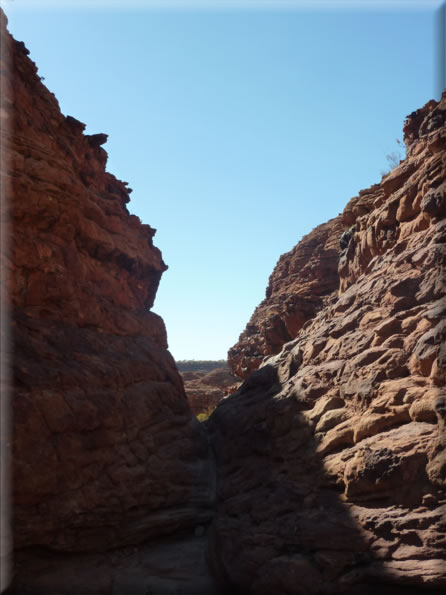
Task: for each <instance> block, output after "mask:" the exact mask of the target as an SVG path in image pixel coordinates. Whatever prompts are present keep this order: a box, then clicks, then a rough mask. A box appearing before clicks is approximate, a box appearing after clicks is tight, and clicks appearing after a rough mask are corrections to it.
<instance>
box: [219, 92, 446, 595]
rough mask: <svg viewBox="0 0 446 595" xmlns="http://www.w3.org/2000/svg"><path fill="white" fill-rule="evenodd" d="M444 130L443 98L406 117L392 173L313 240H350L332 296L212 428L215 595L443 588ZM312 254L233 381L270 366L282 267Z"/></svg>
mask: <svg viewBox="0 0 446 595" xmlns="http://www.w3.org/2000/svg"><path fill="white" fill-rule="evenodd" d="M445 121H446V94H445V95H444V96H443V99H442V101H441V102H440V103H436V102H435V101H431V102H429V103H428V104H427V105H426V106H424V107H423V108H422V109H420V110H417V111H416V112H414V113H413V114H411V115H410V116H409V118H408V120H407V122H406V124H405V126H404V133H405V141H406V143H407V158H406V159H405V160H404V162H402V163H401V164H400V165H399V166H398V167H396V168H395V169H394V170H393V171H392V172H391V173H389V174H388V175H386V176H385V177H384V178H383V179H382V181H381V183H380V184H376V185H375V186H373V187H372V188H370V189H368V190H366V191H363V192H361V193H360V194H359V196H358V197H356V198H354V199H352V200H351V201H350V202H349V203H348V205H347V207H346V209H345V211H344V213H343V215H342V216H341V217H340V218H338V219H336V220H334V221H332V222H329V223H327V224H326V226H325V227H319V228H317V229H316V230H315V231H314V232H313V237H314V236H315V235H316V234H320V233H321V230H325V236H324V238H327V237H330V238H331V242H332V244H331V245H332V246H333V248H332V250H333V252H335V246H336V243H337V242H339V240H340V239H341V230H342V228H343V227H344V228H348V233H347V234H345V235H344V236H343V237H342V248H343V249H342V253H341V254H340V258H339V275H334V274H333V275H334V277H337V283H335V281H336V279H332V286H331V289H330V288H329V287H326V286H325V285H324V286H323V291H322V292H320V291H318V289H317V282H316V281H315V282H314V285H315V286H316V288H314V286H313V288H312V289H311V290H310V291H309V292H308V294H304V299H303V301H301V302H300V303H301V304H302V310H304V309H305V307H306V304H307V302H308V301H310V303H311V299H312V297H311V296H312V295H313V292H315V293H316V295H320V293H325V292H326V293H327V294H328V295H327V297H326V298H325V299H324V300H319V301H318V305H317V308H314V309H313V312H312V313H305V315H303V316H301V317H300V320H299V323H298V324H297V326H296V327H295V329H294V331H293V332H294V333H295V338H294V339H293V340H292V341H289V342H288V343H287V344H286V345H285V346H284V348H283V350H282V351H281V352H280V353H278V354H277V355H274V356H272V357H270V358H269V359H267V360H266V361H265V362H264V363H263V365H262V367H260V369H259V370H257V371H256V372H255V373H254V374H252V375H251V376H250V377H249V378H248V379H247V380H246V381H245V383H244V384H243V385H242V387H241V388H240V390H239V391H238V392H237V393H235V394H234V395H232V396H231V397H229V398H228V399H225V401H223V403H222V404H220V405H219V406H218V407H217V409H216V411H215V412H214V414H213V415H212V417H211V420H210V428H211V435H212V442H213V445H214V450H215V452H216V465H217V511H216V515H215V517H214V527H213V535H214V540H213V550H212V559H213V561H214V565H215V568H216V570H217V572H218V573H219V577H220V581H222V582H225V583H226V585H227V588H228V590H230V589H232V590H233V592H240V593H242V592H243V593H246V594H251V593H252V594H254V593H255V595H270V594H271V593H274V594H275V595H285V594H296V595H298V594H300V595H312V594H315V595H316V594H319V595H320V594H332V593H348V594H349V595H357V594H361V595H366V594H370V595H371V594H374V593H377V592H379V593H389V594H392V595H393V594H394V593H400V594H404V595H409V594H410V595H419V594H420V593H422V592H425V591H426V592H429V593H430V594H431V595H432V594H433V593H436V594H439V593H443V592H444V589H445V588H446V541H445V534H446V491H445V490H446V456H445V455H446V452H445V447H446V438H445V419H446V392H445V373H446V369H445V366H446V351H445V339H446V329H445V314H446V277H445V273H446V270H445V264H446V250H445V243H446V219H445V214H446V192H445V190H446V176H445V173H446V151H445V149H446V127H445ZM336 236H337V239H336ZM311 238H312V234H310V236H307V238H304V240H303V241H302V243H301V244H299V245H298V246H297V247H296V248H295V249H294V250H293V251H292V252H291V253H290V254H288V255H285V256H284V257H282V259H281V261H279V265H278V267H277V268H276V270H275V272H274V273H273V275H272V277H271V282H270V287H271V288H272V289H271V296H270V297H268V298H267V300H266V301H265V302H263V304H262V305H261V306H260V307H259V309H258V310H257V312H256V313H255V315H254V317H253V320H254V322H251V323H250V324H253V331H252V333H251V330H250V326H249V325H248V330H247V331H246V332H245V335H244V336H242V339H241V342H240V343H239V344H238V346H237V347H236V348H234V349H233V350H232V358H233V362H234V366H235V369H239V368H238V367H239V366H243V367H245V368H249V367H250V365H251V364H250V363H249V358H251V357H252V355H253V354H254V360H256V358H258V355H259V354H260V355H262V354H264V353H267V352H268V350H271V351H275V350H277V346H278V344H279V340H277V341H276V340H270V339H268V334H267V332H266V329H271V328H283V327H284V326H285V324H286V323H285V321H286V316H285V318H284V315H283V311H284V309H283V308H282V306H280V307H279V309H278V312H279V313H280V312H282V314H278V315H277V317H276V318H274V317H273V318H272V320H271V317H270V316H269V314H268V306H269V304H270V303H271V301H272V300H273V299H274V298H273V296H275V295H277V296H279V297H280V296H281V295H283V296H287V295H288V288H289V287H290V286H291V285H292V283H293V281H292V280H291V279H290V275H289V274H288V272H287V268H286V266H285V264H286V263H289V262H292V260H293V258H296V257H297V255H299V256H300V255H301V254H302V255H303V254H305V250H306V245H307V243H308V242H309V240H310V239H311ZM324 241H326V240H324V239H322V241H321V243H320V244H319V256H320V255H322V256H323V255H324V249H325V248H324V246H325V244H324ZM308 256H310V255H308ZM308 256H307V259H306V261H305V259H304V264H305V262H310V261H311V258H310V259H309V258H308ZM330 262H331V264H330V271H333V263H332V261H331V260H330ZM308 266H310V265H308ZM318 266H319V265H318V260H316V266H315V270H317V267H318ZM282 267H284V270H285V271H286V274H284V275H283V277H284V289H283V291H282V292H281V288H280V285H279V283H278V281H277V280H278V278H279V277H280V271H281V268H282ZM310 268H311V267H310ZM311 270H313V269H311ZM309 278H310V279H314V277H311V275H310V277H309ZM298 279H299V277H298V276H297V277H296V280H297V281H298ZM276 281H277V282H276ZM297 281H296V282H297ZM335 285H336V291H333V289H334V286H335ZM296 287H298V286H296ZM291 291H292V292H294V291H295V290H294V289H293V288H292V289H291ZM285 299H286V298H285ZM280 303H281V302H279V305H280ZM316 310H318V311H316ZM305 317H307V321H306V322H305V321H304V318H305ZM262 325H263V326H262ZM287 332H288V331H287ZM289 335H290V334H289ZM250 337H252V338H253V341H252V345H251V343H250ZM282 337H283V338H285V339H286V333H284V334H283V335H282ZM282 337H280V340H282ZM268 342H269V343H268ZM251 347H252V349H251ZM250 349H251V351H250ZM259 357H260V356H259ZM245 358H246V359H245ZM251 361H253V360H252V359H251Z"/></svg>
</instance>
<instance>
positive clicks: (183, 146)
mask: <svg viewBox="0 0 446 595" xmlns="http://www.w3.org/2000/svg"><path fill="white" fill-rule="evenodd" d="M60 4H62V5H63V6H62V7H61V6H60ZM167 4H168V5H170V8H169V9H162V8H160V7H159V5H157V4H155V3H150V2H144V1H143V0H141V1H140V2H128V3H126V2H124V1H123V2H122V3H119V2H116V3H113V2H111V1H109V2H98V1H96V2H94V1H91V2H90V3H89V5H88V7H87V6H86V3H85V2H83V1H82V0H78V2H77V3H76V4H74V3H73V4H72V3H70V2H60V3H59V7H58V6H57V4H55V3H49V2H48V3H45V2H43V1H40V2H35V3H32V2H29V1H28V2H26V0H14V1H12V0H10V1H9V2H3V3H2V5H3V6H4V8H5V11H6V13H7V15H8V17H9V21H10V22H9V29H10V31H11V33H12V34H13V35H14V37H15V38H16V39H18V40H20V41H24V42H25V44H26V46H27V47H28V49H29V50H30V52H31V54H30V57H31V58H32V59H33V60H34V61H35V62H36V64H37V66H38V68H39V74H40V75H41V76H43V77H45V84H46V85H47V87H48V88H49V89H50V90H51V91H52V92H54V93H55V95H56V97H57V98H58V100H59V102H60V106H61V109H62V112H63V113H64V114H70V115H72V116H74V117H75V118H77V119H79V120H81V121H82V122H85V123H86V124H87V133H89V134H93V133H98V132H104V133H106V134H108V135H109V139H108V142H107V144H106V145H105V149H106V150H107V151H108V154H109V161H108V166H107V168H108V170H109V171H111V172H112V173H113V174H115V175H116V176H117V177H118V178H120V179H122V180H124V181H127V182H128V183H129V185H130V187H131V188H133V193H132V200H131V202H130V204H129V209H130V211H131V212H133V213H135V214H137V215H138V216H139V217H140V218H141V220H142V221H143V222H145V223H148V224H150V225H151V226H152V227H155V228H156V229H157V230H158V231H157V234H156V236H155V243H156V245H157V246H158V247H159V248H160V249H161V251H162V253H163V257H164V260H165V262H166V263H167V264H168V265H169V270H168V271H167V272H166V273H165V274H164V275H163V278H162V280H161V284H160V288H159V292H158V296H157V299H156V301H155V306H154V311H156V312H157V313H159V314H160V315H161V316H162V317H163V318H164V320H165V323H166V326H167V331H168V339H169V346H170V350H171V352H172V354H173V355H174V357H175V358H176V359H220V358H225V357H226V353H227V350H228V348H229V347H231V346H232V345H233V344H234V343H235V342H236V341H237V339H238V336H239V334H240V333H241V332H242V331H243V329H244V327H245V325H246V323H247V321H248V319H249V317H250V316H251V314H252V312H253V310H254V308H255V307H256V306H257V305H258V303H259V302H260V301H261V300H262V299H263V297H264V292H265V288H266V285H267V282H268V277H269V275H270V273H271V272H272V270H273V267H274V265H275V264H276V262H277V259H278V258H279V256H280V255H281V254H282V253H284V252H287V251H288V250H290V249H291V248H292V247H293V246H294V245H295V244H296V243H297V242H298V241H299V239H300V238H301V237H302V235H304V234H306V233H308V232H310V231H311V230H312V228H313V227H315V226H316V225H318V224H320V223H323V222H325V221H326V220H328V219H329V218H331V217H334V216H336V215H337V214H338V213H340V212H341V211H342V209H343V207H344V205H345V204H346V202H347V201H348V200H349V199H350V198H351V197H352V196H354V195H356V194H357V193H358V191H359V190H361V189H362V188H366V187H368V186H369V185H371V184H373V183H375V182H378V181H379V180H380V178H381V175H380V172H381V171H382V170H384V169H386V167H387V162H386V157H385V156H386V154H387V153H389V152H391V151H394V150H397V149H398V146H397V144H396V142H395V139H396V138H402V133H401V129H402V125H403V120H404V118H405V116H406V115H408V114H409V113H410V112H412V111H413V110H415V109H417V108H419V107H421V106H422V105H423V104H424V103H425V102H426V101H428V100H429V99H431V98H433V97H435V98H437V99H438V98H439V92H440V85H439V83H438V73H437V72H436V69H437V66H438V64H437V60H436V58H435V52H436V50H437V46H436V44H435V26H436V23H435V21H436V8H438V6H439V5H440V2H399V3H396V2H393V3H392V2H389V3H387V4H384V8H383V4H382V3H381V2H360V1H358V2H353V3H347V4H346V3H344V4H339V3H336V2H331V3H329V2H325V3H317V2H316V3H314V4H313V8H310V7H309V6H310V5H309V3H306V4H302V3H299V2H294V3H293V2H288V3H281V2H279V3H278V4H279V7H277V5H276V7H274V6H273V3H266V4H263V5H261V4H259V3H255V2H254V3H251V5H250V4H249V3H246V2H241V1H240V2H239V3H237V2H233V3H232V7H231V8H226V9H225V8H220V9H218V10H211V9H210V7H211V5H212V2H209V3H206V2H202V3H201V4H199V5H198V4H195V5H192V4H191V3H187V2H186V5H187V6H188V8H187V9H178V8H175V6H174V3H173V4H172V3H170V2H167ZM214 6H215V4H214ZM220 6H221V5H220ZM314 6H316V8H315V7H314Z"/></svg>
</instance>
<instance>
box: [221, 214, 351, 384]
mask: <svg viewBox="0 0 446 595" xmlns="http://www.w3.org/2000/svg"><path fill="white" fill-rule="evenodd" d="M342 225H343V224H342V220H341V217H340V216H338V217H336V218H335V219H331V220H330V221H329V222H328V223H324V224H322V225H319V226H318V227H316V228H315V229H313V231H312V232H311V233H309V234H308V235H306V236H304V237H303V238H302V240H301V241H300V242H299V243H298V244H297V245H296V246H295V247H294V248H293V249H292V250H291V251H290V252H287V253H286V254H283V255H282V256H281V257H280V258H279V261H278V263H277V265H276V267H275V268H274V271H273V272H272V274H271V276H270V278H269V283H268V287H267V289H266V297H265V299H264V300H263V302H262V303H261V304H259V306H258V307H257V308H256V310H255V311H254V313H253V315H252V317H251V319H250V321H249V322H248V324H247V325H246V328H245V330H244V331H243V333H242V334H241V335H240V338H239V340H238V342H237V343H236V345H234V346H233V347H231V349H230V350H229V352H228V362H229V365H230V367H231V369H232V371H233V372H234V374H237V375H238V376H240V377H242V378H247V377H248V376H249V374H251V372H253V371H254V370H256V369H257V368H258V367H259V366H260V364H261V363H262V361H263V359H264V358H265V357H268V356H271V355H273V354H277V353H279V352H280V350H281V349H282V347H283V345H284V344H285V343H287V342H289V341H291V339H294V338H295V337H296V336H297V334H298V332H299V331H300V329H301V328H302V326H303V325H304V324H305V323H306V322H307V321H308V320H310V319H311V318H313V316H314V315H315V313H316V312H317V311H318V310H319V309H320V308H322V307H323V305H324V304H325V303H326V300H327V297H328V296H329V295H330V294H331V293H333V292H335V291H337V289H338V286H339V278H338V272H337V269H338V256H339V252H340V247H339V237H340V235H341V234H342V231H343V226H342Z"/></svg>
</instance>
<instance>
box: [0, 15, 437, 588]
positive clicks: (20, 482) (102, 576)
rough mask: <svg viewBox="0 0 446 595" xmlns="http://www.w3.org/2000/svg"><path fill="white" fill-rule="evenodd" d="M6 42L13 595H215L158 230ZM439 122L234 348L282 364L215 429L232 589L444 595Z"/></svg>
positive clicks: (222, 541) (423, 123)
mask: <svg viewBox="0 0 446 595" xmlns="http://www.w3.org/2000/svg"><path fill="white" fill-rule="evenodd" d="M2 27H4V23H3V22H2ZM2 38H3V42H4V48H5V51H4V52H3V54H2V60H3V62H2V68H1V76H2V89H3V94H2V103H1V111H0V114H1V118H2V122H3V126H2V134H3V137H2V147H3V149H4V150H5V152H6V155H7V157H9V160H8V162H7V163H6V164H7V166H8V167H7V168H6V169H5V171H2V176H3V180H4V184H5V185H6V188H7V190H8V201H3V202H2V211H3V212H2V215H3V216H4V215H5V214H6V215H7V214H9V215H10V232H11V237H12V245H11V250H10V253H9V255H7V264H8V266H9V268H10V295H11V302H12V307H13V319H12V324H13V333H14V344H13V346H11V347H13V350H14V387H13V388H14V391H13V397H12V398H13V414H14V433H13V459H14V532H15V546H16V548H17V551H16V571H15V581H14V587H13V590H12V591H11V592H12V593H15V594H17V595H22V594H24V593H33V595H36V594H38V593H39V594H40V593H41V594H42V595H43V594H45V595H49V594H53V595H68V594H70V595H75V594H76V595H77V594H79V593H101V594H104V595H115V594H116V593H132V594H133V593H135V594H136V593H142V592H152V593H167V592H177V593H184V594H185V595H186V594H187V595H192V594H193V595H199V594H202V595H211V594H212V593H215V584H214V583H213V581H212V579H211V578H210V577H209V575H208V571H207V568H206V563H205V556H204V548H205V547H206V536H205V533H206V528H205V524H206V523H207V522H208V521H209V518H210V515H211V512H210V510H209V508H210V505H211V502H212V492H213V489H214V477H213V469H212V466H211V465H210V464H209V459H208V450H207V443H206V439H205V436H204V435H203V428H202V426H201V425H200V424H199V423H198V422H197V421H196V420H195V419H194V418H193V416H192V414H191V412H190V410H189V408H188V405H187V402H186V399H185V395H184V390H183V385H182V382H181V378H180V376H179V374H178V371H177V369H176V366H175V363H174V362H173V360H172V358H171V356H170V354H169V353H168V351H167V344H166V334H165V330H164V325H163V323H162V321H161V319H160V318H159V317H157V316H156V315H155V314H153V313H151V312H150V311H149V308H150V307H151V306H152V304H153V299H154V296H155V293H156V288H157V285H158V282H159V279H160V276H161V274H162V271H163V270H164V264H163V262H162V259H161V255H160V253H159V251H158V250H157V249H156V248H154V247H153V244H152V236H153V230H151V229H150V227H149V226H144V225H142V224H141V223H140V222H139V220H138V219H137V218H136V217H133V216H131V215H129V214H128V212H127V209H126V207H125V204H126V202H127V201H128V192H129V191H128V190H127V189H126V185H125V184H123V183H122V182H119V181H118V180H116V179H115V178H114V177H113V176H112V175H111V174H109V173H107V172H105V160H106V154H105V151H104V150H103V149H102V148H101V144H103V142H104V141H105V135H93V136H86V135H84V134H83V125H82V124H81V123H79V122H77V121H76V120H75V119H74V118H70V117H64V116H62V114H61V113H60V111H59V107H58V104H57V101H56V99H55V98H54V96H53V95H52V94H51V93H50V92H49V91H48V90H47V89H46V88H45V87H44V86H43V85H42V83H41V81H40V80H39V78H38V76H37V73H36V67H35V65H34V64H33V63H32V62H31V61H30V60H29V58H28V57H27V51H26V49H25V48H24V46H23V44H20V43H18V42H15V41H14V40H13V39H12V38H11V37H10V36H9V35H8V34H7V33H6V32H5V31H4V30H3V31H2ZM5 62H9V67H8V64H5ZM445 115H446V97H445V98H443V100H442V102H440V103H439V104H437V103H436V102H429V103H428V104H427V105H426V106H425V107H424V108H422V109H420V110H417V111H416V112H414V113H413V114H411V116H410V117H409V118H408V121H407V123H406V125H405V138H406V142H407V145H408V151H407V155H408V156H407V159H406V160H405V161H404V162H403V163H402V164H401V165H400V166H398V167H397V168H396V169H395V170H393V171H392V172H391V173H390V174H389V175H387V176H386V177H384V178H383V180H382V181H381V183H380V184H377V185H375V186H373V187H372V188H370V189H368V190H365V191H363V192H361V193H360V194H359V196H358V197H355V198H354V199H352V200H351V201H350V202H349V203H348V205H347V207H346V209H345V210H344V213H343V214H342V216H340V217H338V218H336V219H335V220H332V221H331V222H328V223H327V224H325V225H322V226H320V227H318V228H316V230H315V231H314V232H312V234H309V236H307V237H306V238H304V239H303V240H302V242H301V244H300V245H298V246H297V247H296V248H295V249H294V250H293V251H291V253H290V254H289V255H285V256H284V257H282V258H281V260H280V261H279V265H278V267H277V268H276V270H275V272H274V273H273V275H272V277H271V281H270V289H269V290H268V297H267V300H266V302H264V306H265V307H263V306H262V309H259V314H258V317H257V318H256V320H255V321H254V323H253V324H254V331H253V332H252V333H250V334H249V333H248V334H247V335H246V340H245V343H244V344H243V345H242V346H241V347H240V351H239V352H238V353H235V352H234V353H233V361H234V362H235V365H236V366H238V367H239V369H240V371H241V372H243V373H244V374H246V373H247V370H249V369H253V368H255V367H256V366H257V365H258V363H259V362H260V360H261V359H262V358H263V357H264V356H265V355H268V354H271V353H272V354H273V356H272V357H270V358H269V359H268V360H267V361H266V362H264V365H263V366H262V367H261V368H260V369H259V370H258V371H257V372H255V373H254V374H252V375H251V376H250V377H249V378H248V379H247V380H246V381H245V383H244V384H243V386H242V387H241V388H240V390H239V391H238V392H237V393H236V394H235V395H233V396H231V397H229V398H227V399H225V400H224V401H223V402H222V404H220V405H219V406H218V407H217V409H216V412H215V413H214V414H213V416H212V417H211V420H210V426H209V427H210V439H211V442H212V446H213V449H214V452H215V459H216V460H215V464H216V474H217V504H216V512H215V517H214V521H213V527H212V542H211V548H210V551H209V552H208V553H209V559H210V562H211V564H212V567H213V569H214V571H215V574H216V576H217V577H218V582H219V588H220V592H221V593H222V594H223V593H226V594H227V595H229V594H231V595H232V593H246V594H248V595H249V594H254V593H255V595H271V594H272V593H274V595H285V594H288V595H290V594H295V595H312V594H314V595H316V594H318V595H331V594H335V593H337V594H340V593H343V594H348V595H372V594H375V593H376V592H379V593H381V594H383V595H384V594H389V595H390V594H392V595H394V594H395V593H396V594H399V595H419V594H420V593H423V592H426V594H427V593H429V595H439V594H440V593H443V592H444V588H445V586H446V557H445V550H446V542H445V533H446V510H445V505H446V491H445V489H446V458H445V446H446V441H445V419H446V395H445V363H446V360H445V348H444V345H445V341H444V339H445V330H444V319H445V302H446V296H445V294H446V288H445V276H444V274H445V270H444V265H445V240H446V235H445V205H446V198H445V148H446V130H445ZM5 122H6V123H7V124H9V128H8V127H5V125H4V123H5ZM345 229H347V233H346V234H344V235H342V234H343V231H344V230H345ZM341 236H342V241H341V242H340V240H341ZM340 249H341V250H342V251H341V253H340V254H338V253H339V251H340ZM338 259H339V262H338ZM268 300H271V301H268ZM270 306H271V310H268V308H269V307H270ZM269 311H271V312H273V314H272V315H271V316H270V315H269V313H268V312H269ZM256 325H257V326H256ZM251 338H252V339H253V341H252V342H251ZM283 343H286V345H285V346H284V348H283V349H282V350H280V349H281V345H282V344H283ZM251 348H252V351H249V350H250V349H251ZM253 362H254V363H253ZM185 534H187V539H186V540H185V539H184V537H183V536H184V535H185ZM162 536H168V539H166V541H162V540H161V537H162ZM27 546H31V547H27ZM86 550H89V551H88V552H87V553H85V552H86Z"/></svg>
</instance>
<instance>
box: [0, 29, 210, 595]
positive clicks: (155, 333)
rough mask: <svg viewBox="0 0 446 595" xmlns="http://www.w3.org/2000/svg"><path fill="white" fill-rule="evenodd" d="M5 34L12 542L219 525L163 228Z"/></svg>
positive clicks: (111, 543)
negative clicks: (166, 285) (170, 295)
mask: <svg viewBox="0 0 446 595" xmlns="http://www.w3.org/2000/svg"><path fill="white" fill-rule="evenodd" d="M1 34H2V50H3V51H2V56H1V59H2V63H1V76H2V80H1V85H2V97H1V101H2V103H1V117H2V134H3V136H2V150H3V151H4V152H5V160H4V161H3V165H4V166H5V167H6V170H5V171H3V172H2V176H3V183H4V187H5V188H6V190H7V195H6V197H4V198H5V200H3V201H2V210H3V213H2V215H3V216H4V217H6V216H8V215H9V218H10V228H9V232H10V234H9V235H10V237H11V245H10V253H9V260H8V262H7V264H8V266H9V295H10V299H11V312H12V327H13V328H12V331H13V344H12V345H11V349H13V361H14V370H13V373H14V379H13V380H14V386H13V393H12V409H13V411H12V414H13V421H14V431H13V436H12V439H13V443H12V456H13V490H14V491H13V503H14V516H13V523H14V546H15V547H16V548H18V549H20V548H25V547H30V546H33V547H37V546H45V547H46V548H49V549H52V550H59V551H66V552H68V551H69V552H74V551H77V552H85V551H99V550H106V549H110V548H114V547H118V546H119V547H122V546H125V545H129V544H137V543H141V542H143V541H150V540H154V539H157V538H159V537H160V536H164V535H168V534H173V533H176V532H178V531H186V530H193V528H194V527H195V526H196V525H197V524H200V523H203V522H204V523H205V522H207V521H208V520H209V517H210V508H211V494H212V487H211V483H212V482H210V481H209V472H210V471H209V461H208V449H207V441H206V438H205V436H204V435H203V430H202V428H201V426H200V424H199V422H198V421H197V420H196V419H195V417H194V416H193V415H192V413H191V411H190V409H189V407H188V404H187V401H186V397H185V393H184V389H183V384H182V381H181V378H180V375H179V373H178V371H177V369H176V366H175V362H174V360H173V358H172V357H171V355H170V354H169V352H168V351H167V340H166V332H165V328H164V324H163V321H162V320H161V318H160V317H159V316H157V315H156V314H154V313H153V312H151V311H150V308H151V307H152V305H153V300H154V298H155V294H156V291H157V287H158V283H159V280H160V277H161V274H162V273H163V271H164V270H165V269H166V266H165V264H164V263H163V260H162V258H161V254H160V252H159V250H158V249H157V248H155V247H154V245H153V243H152V237H153V235H154V232H155V230H153V229H152V228H150V227H149V226H148V225H143V224H141V222H140V221H139V219H138V218H137V217H136V216H134V215H130V214H129V212H128V211H127V208H126V203H127V202H128V201H129V193H130V189H129V188H127V184H126V183H124V182H121V181H119V180H117V179H116V178H115V177H114V176H113V175H112V174H110V173H108V172H106V170H105V165H106V160H107V154H106V152H105V151H104V149H103V148H102V146H101V145H102V144H103V143H104V142H105V140H106V135H104V134H94V135H86V134H84V132H83V131H84V128H85V126H84V124H82V123H81V122H79V121H77V120H76V119H75V118H73V117H71V116H67V117H65V116H63V115H62V113H61V112H60V109H59V105H58V102H57V100H56V98H55V97H54V95H53V94H52V93H50V92H49V91H48V90H47V89H46V87H45V86H44V85H43V84H42V82H41V80H40V78H39V76H38V75H37V69H36V66H35V64H34V63H33V62H32V61H31V60H30V59H29V57H28V55H27V54H28V53H29V52H28V51H27V50H26V48H25V46H24V44H23V43H20V42H17V41H15V40H14V39H13V38H12V37H11V36H10V35H9V33H8V32H7V30H6V28H5V19H4V17H2V32H1ZM3 388H5V387H3ZM57 592H58V593H63V588H62V586H60V588H59V591H57Z"/></svg>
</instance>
